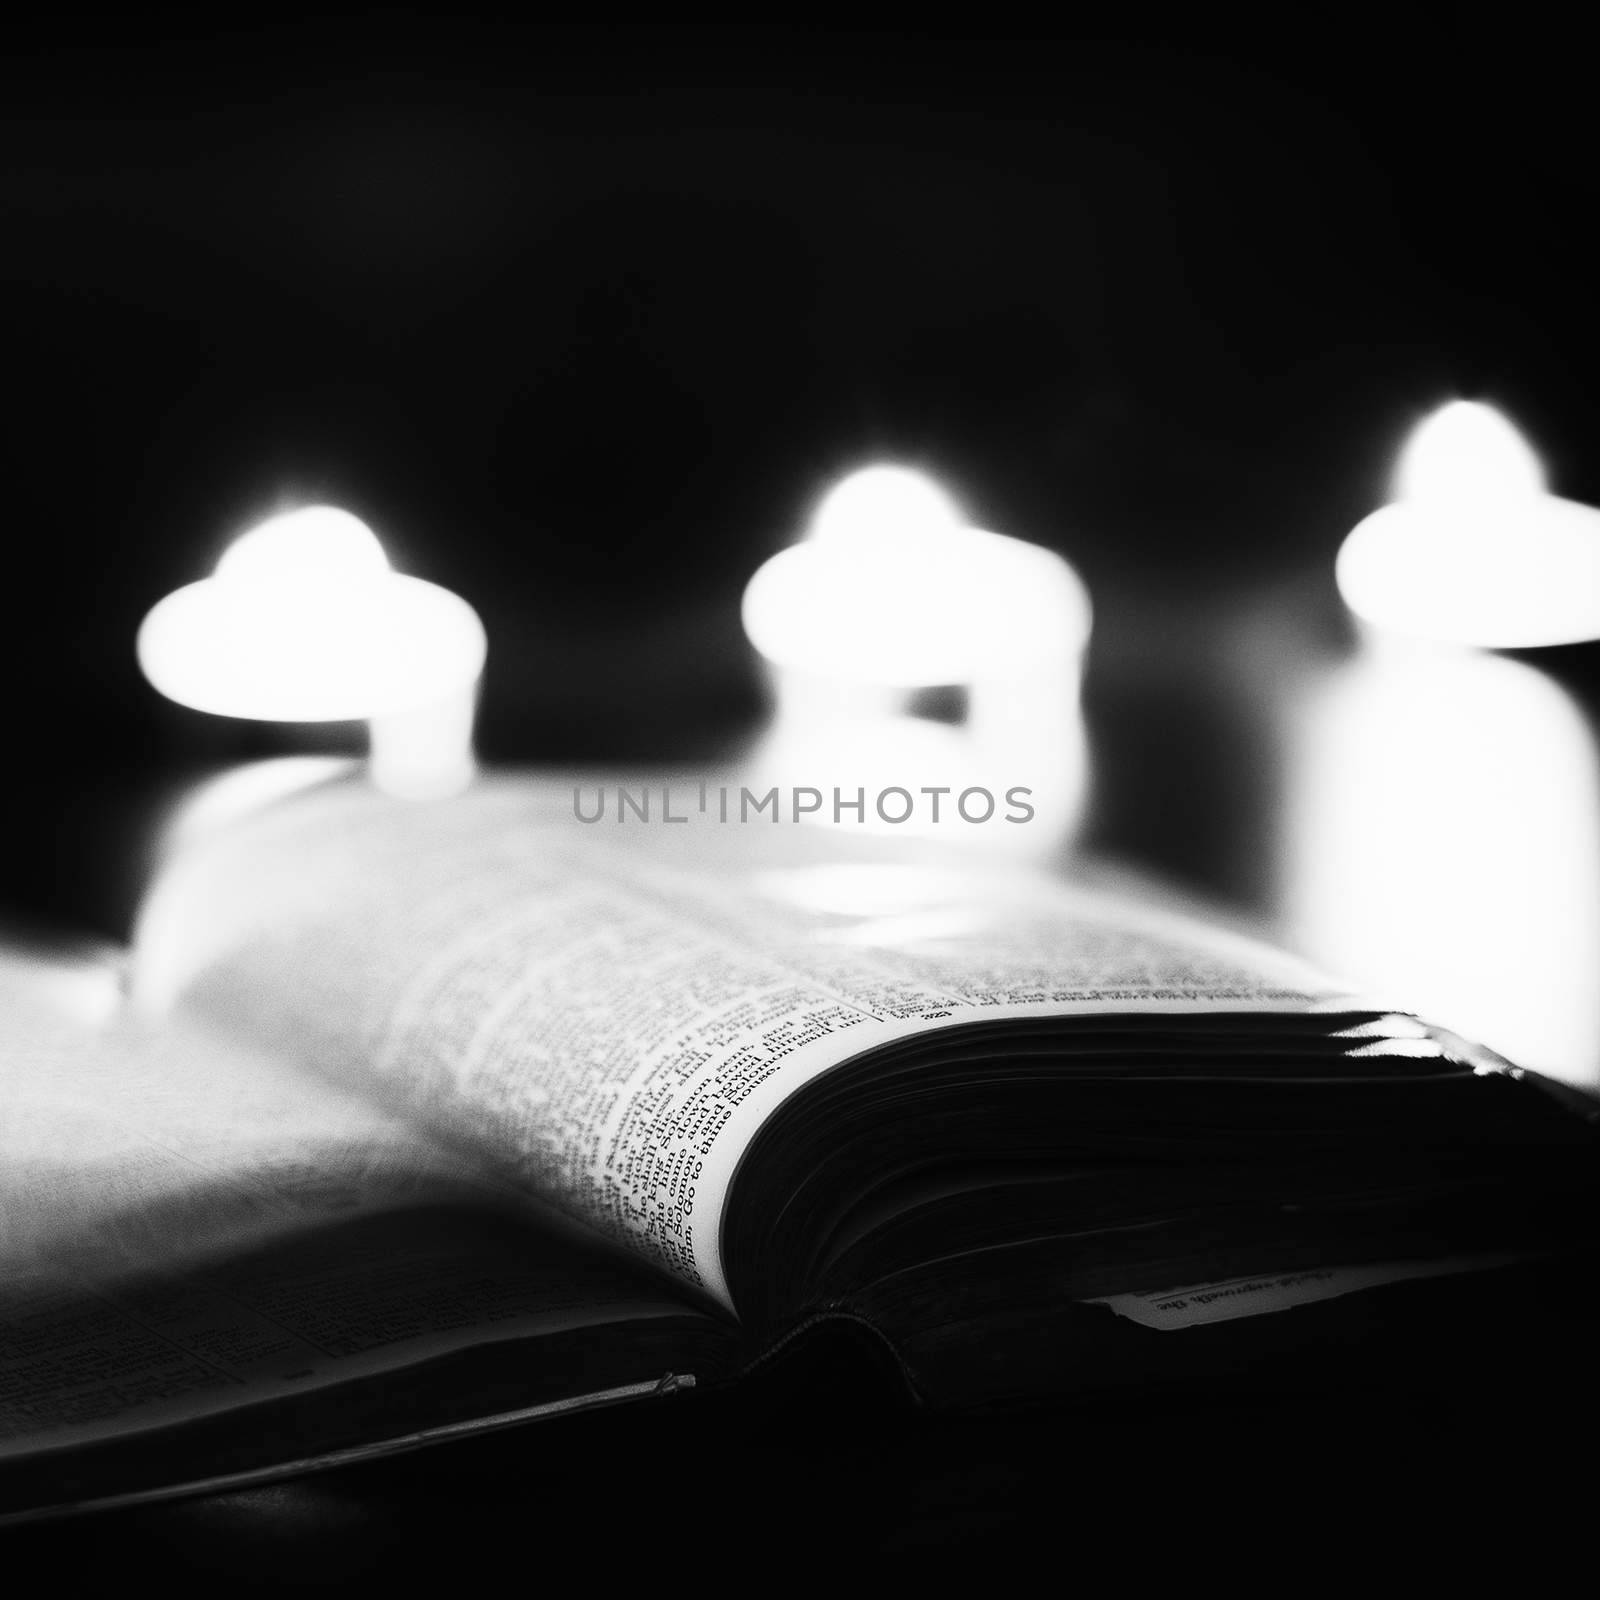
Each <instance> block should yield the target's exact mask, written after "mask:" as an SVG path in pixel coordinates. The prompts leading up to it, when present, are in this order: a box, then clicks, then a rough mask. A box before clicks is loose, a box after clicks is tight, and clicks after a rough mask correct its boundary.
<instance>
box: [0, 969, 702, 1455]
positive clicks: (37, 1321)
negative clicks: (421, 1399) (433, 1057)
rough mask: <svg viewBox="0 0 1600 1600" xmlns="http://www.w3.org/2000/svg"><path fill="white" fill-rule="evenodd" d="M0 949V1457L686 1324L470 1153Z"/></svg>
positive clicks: (287, 1066) (191, 1025)
mask: <svg viewBox="0 0 1600 1600" xmlns="http://www.w3.org/2000/svg"><path fill="white" fill-rule="evenodd" d="M121 976H122V975H121V973H120V971H119V970H118V969H117V967H116V965H115V963H114V962H113V961H111V960H100V961H98V962H96V961H87V960H84V961H64V960H59V959H58V960H49V959H41V958H39V957H36V956H33V955H30V954H29V953H27V952H26V951H19V950H16V949H14V948H6V947H5V946H3V945H0V1028H3V1045H0V1052H3V1053H0V1459H3V1458H5V1457H8V1456H11V1455H14V1454H18V1453H26V1452H28V1451H31V1450H36V1449H41V1448H54V1447H59V1446H65V1445H71V1444H82V1443H86V1442H89V1441H92V1440H96V1439H104V1438H108V1437H115V1436H118V1435H121V1434H123V1433H126V1432H129V1431H134V1430H138V1429H143V1428H148V1427H154V1426H164V1425H167V1424H169V1423H172V1422H174V1421H177V1420H182V1419H187V1418H190V1417H194V1416H199V1415H204V1414H207V1413H211V1412H216V1411H221V1410H227V1409H230V1408H232V1407H236V1406H240V1405H244V1404H248V1403H252V1402H255V1401H259V1400H264V1399H279V1398H282V1397H284V1396H287V1395H292V1394H294V1393H297V1392H301V1391H305V1390H308V1389H314V1388H318V1387H321V1386H324V1385H327V1384H331V1383H335V1382H340V1381H343V1380H345V1379H348V1378H352V1377H356V1376H360V1375H363V1374H367V1373H371V1372H376V1371H382V1370H387V1369H390V1368H393V1367H396V1366H401V1365H406V1364H410V1363H413V1362H415V1361H417V1360H420V1359H423V1358H426V1357H429V1356H433V1355H437V1354H440V1353H442V1352H445V1351H449V1350H454V1349H458V1348H464V1347H466V1346H469V1345H475V1344H481V1343H483V1342H484V1341H486V1340H498V1339H509V1338H516V1337H523V1336H528V1335H532V1334H544V1333H551V1332H557V1331H561V1330H564V1329H566V1328H571V1327H583V1326H587V1325H590V1324H593V1323H596V1322H600V1321H606V1322H611V1321H617V1320H621V1319H624V1318H632V1317H660V1316H677V1315H681V1314H682V1312H683V1309H684V1308H683V1305H682V1303H681V1302H680V1301H678V1300H675V1299H674V1298H673V1297H672V1296H671V1295H670V1294H667V1293H652V1292H650V1290H649V1288H648V1286H644V1287H641V1285H640V1283H639V1282H638V1281H637V1277H636V1275H635V1276H625V1275H623V1274H619V1273H617V1272H616V1271H615V1270H614V1269H608V1267H607V1265H606V1264H605V1263H604V1261H603V1260H602V1261H599V1262H597V1261H596V1260H595V1259H594V1257H593V1255H592V1252H589V1253H587V1254H582V1255H580V1254H579V1253H577V1252H575V1251H574V1250H573V1249H572V1247H571V1245H570V1244H565V1245H564V1244H563V1243H562V1242H561V1241H560V1238H559V1236H558V1235H557V1234H554V1233H551V1232H549V1231H548V1230H542V1231H541V1232H539V1233H538V1234H530V1233H529V1232H528V1230H527V1227H526V1222H525V1219H524V1218H523V1217H522V1216H521V1215H520V1213H521V1212H522V1211H523V1210H524V1209H525V1206H524V1203H523V1197H522V1196H521V1195H520V1194H518V1193H517V1192H516V1191H514V1190H513V1189H511V1188H510V1187H509V1186H507V1185H506V1184H505V1183H504V1182H503V1180H500V1179H498V1178H497V1177H495V1176H494V1175H493V1174H492V1173H490V1172H488V1171H487V1170H486V1169H484V1168H482V1167H481V1165H480V1164H479V1163H478V1162H477V1161H476V1158H475V1156H474V1155H473V1154H471V1153H468V1152H464V1151H460V1150H453V1149H451V1148H450V1147H448V1146H447V1145H445V1144H441V1143H440V1142H438V1141H436V1140H433V1139H429V1138H426V1137H423V1136H420V1135H419V1134H418V1132H417V1130H416V1128H415V1127H414V1126H413V1125H412V1124H411V1123H410V1122H408V1121H407V1120H406V1119H404V1118H403V1117H400V1116H398V1115H395V1114H394V1113H392V1112H390V1111H387V1110H385V1109H384V1108H382V1107H380V1106H378V1105H376V1104H374V1103H373V1102H372V1101H371V1100H370V1099H369V1098H367V1097H365V1096H361V1095H357V1094H354V1093H351V1092H350V1091H349V1090H348V1089H344V1088H341V1087H340V1086H339V1085H337V1084H335V1083H333V1082H331V1081H330V1080H328V1079H326V1078H324V1077H320V1076H318V1075H316V1074H312V1073H309V1072H307V1071H306V1070H304V1069H303V1068H301V1067H297V1066H295V1065H294V1064H292V1063H289V1062H286V1061H284V1060H282V1059H281V1058H277V1057H274V1056H272V1055H270V1054H267V1053H264V1052H263V1051H261V1050H259V1049H254V1048H251V1047H250V1046H248V1045H246V1044H244V1043H241V1042H240V1041H239V1040H237V1039H230V1038H228V1037H227V1036H225V1035H219V1034H217V1033H216V1032H215V1031H213V1030H206V1029H204V1028H202V1027H200V1026H198V1025H197V1024H196V1023H195V1022H194V1021H193V1019H190V1018H175V1019H168V1020H165V1021H161V1022H154V1021H150V1020H141V1019H139V1018H136V1017H130V1016H128V1015H127V1014H126V1013H125V1011H124V1009H123V1007H122V1006H121Z"/></svg>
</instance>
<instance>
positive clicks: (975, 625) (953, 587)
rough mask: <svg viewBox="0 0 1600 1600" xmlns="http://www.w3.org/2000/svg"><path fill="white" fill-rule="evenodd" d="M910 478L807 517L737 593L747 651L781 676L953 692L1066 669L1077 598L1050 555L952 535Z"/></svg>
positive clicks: (834, 498)
mask: <svg viewBox="0 0 1600 1600" xmlns="http://www.w3.org/2000/svg"><path fill="white" fill-rule="evenodd" d="M959 519H960V513H959V511H957V509H956V507H955V503H954V502H953V501H952V500H951V499H950V498H949V497H948V496H947V495H946V494H945V493H944V491H943V490H942V489H940V488H939V487H938V485H936V484H934V483H933V482H932V481H931V480H930V479H927V478H925V477H923V476H922V474H920V473H913V472H911V471H910V470H909V469H906V468H900V467H873V468H869V469H867V470H866V471H863V472H859V473H855V474H853V475H852V476H850V477H849V478H846V479H845V480H844V482H843V483H841V484H840V485H839V486H838V487H837V488H836V489H835V490H834V491H833V492H832V493H831V494H829V495H828V496H827V497H826V498H825V499H824V500H823V502H822V504H821V506H820V507H819V508H818V512H817V516H816V518H815V519H814V521H813V524H812V532H813V536H812V537H811V538H809V539H807V540H805V541H803V542H802V543H800V544H797V545H793V546H791V547H790V548H789V549H787V550H782V551H779V553H778V554H777V555H775V556H773V557H772V559H771V560H769V561H767V562H766V563H765V564H764V565H763V566H762V567H761V568H760V569H759V570H758V571H757V572H756V573H755V575H754V576H753V577H752V578H751V580H750V582H749V584H748V586H747V587H746V589H745V594H744V604H743V617H744V625H745V632H746V633H747V634H748V635H749V638H750V642H751V643H752V644H753V645H754V646H755V647H756V649H757V650H758V651H760V653H761V654H762V655H763V656H765V657H766V658H767V660H768V661H770V662H772V663H774V664H775V665H777V666H780V667H787V668H792V669H796V670H799V671H802V672H807V673H814V674H817V675H819V676H821V677H825V678H836V679H840V680H843V681H848V682H852V683H859V684H878V685H885V686H890V687H901V688H904V687H913V686H916V685H919V684H948V683H966V682H970V681H972V680H974V679H976V678H978V677H981V676H983V675H984V674H986V673H991V672H993V671H994V670H995V669H997V668H998V669H1001V670H1005V669H1007V668H1010V667H1014V666H1015V665H1016V664H1017V663H1019V662H1023V661H1035V662H1036V661H1039V660H1062V659H1073V658H1074V657H1075V654H1076V652H1077V651H1078V650H1080V649H1081V648H1082V645H1083V642H1084V639H1085V638H1086V637H1087V634H1088V629H1089V600H1088V595H1087V593H1086V591H1085V590H1084V587H1083V585H1082V583H1081V582H1080V581H1079V579H1078V577H1077V575H1076V574H1075V573H1074V572H1073V571H1072V569H1071V568H1070V567H1069V566H1068V565H1067V564H1066V562H1064V561H1063V560H1062V559H1061V558H1060V557H1059V556H1057V555H1056V554H1054V552H1052V551H1049V550H1045V549H1043V548H1041V547H1040V546H1038V545H1032V544H1027V543H1025V542H1023V541H1022V540H1020V539H1009V538H1006V537H1005V536H1003V535H1001V534H997V533H986V532H983V531H982V530H980V529H977V528H971V527H967V526H965V525H964V524H963V523H962V522H961V521H960V520H959Z"/></svg>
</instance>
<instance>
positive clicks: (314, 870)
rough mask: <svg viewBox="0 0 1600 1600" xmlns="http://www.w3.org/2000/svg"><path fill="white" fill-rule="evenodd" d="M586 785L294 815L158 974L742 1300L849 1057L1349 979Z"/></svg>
mask: <svg viewBox="0 0 1600 1600" xmlns="http://www.w3.org/2000/svg"><path fill="white" fill-rule="evenodd" d="M569 806H570V793H563V794H561V795H560V796H559V797H558V798H557V799H553V798H552V792H551V791H550V790H549V789H541V788H539V787H537V786H534V785H531V784H528V783H526V782H516V781H511V780H502V781H500V782H498V783H493V784H488V785H485V786H483V787H481V788H480V789H479V790H477V791H474V792H473V793H472V794H471V795H469V796H466V797H464V798H462V799H460V800H457V801H453V802H447V803H442V804H439V805H435V806H430V807H405V806H400V805H396V804H394V803H391V802H385V801H382V800H380V799H379V798H377V797H375V796H372V795H370V794H367V793H363V792H362V791H361V790H360V789H359V788H357V787H350V788H348V789H345V790H342V791H330V792H329V793H327V794H326V795H324V796H322V797H320V798H318V799H317V800H315V801H310V802H302V803H299V804H296V805H294V806H291V807H288V808H285V809H284V810H283V811H282V812H280V813H278V814H276V815H268V816H265V817H263V818H261V819H259V820H258V821H257V823H256V824H255V825H254V826H252V827H250V828H248V829H243V830H240V831H238V832H236V833H235V834H233V835H231V836H229V837H227V838H225V839H220V840H218V841H215V842H214V843H213V844H212V845H211V846H210V847H209V848H207V849H203V850H202V849H197V850H195V851H194V852H193V853H191V854H190V855H189V856H187V857H186V858H185V859H184V860H182V861H180V862H179V863H178V864H177V866H176V867H175V868H174V870H173V871H172V872H171V873H170V874H169V875H168V877H167V879H166V881H165V882H164V883H163V884H162V885H161V886H160V887H159V888H158V890H157V892H156V895H155V896H154V898H153V899H152V902H151V904H150V907H149V910H148V914H147V917H146V919H145V923H144V926H143V929H142V933H141V947H140V961H141V969H142V970H141V989H142V992H143V993H144V994H145V995H146V997H147V1001H148V1003H150V1004H157V1005H159V1004H163V1003H170V1002H172V1001H174V1000H178V1001H181V1003H182V1004H183V1005H185V1006H187V1007H192V1008H198V1009H202V1010H204V1011H206V1012H208V1013H210V1014H211V1015H214V1016H221V1017H227V1018H230V1019H231V1020H232V1022H233V1025H234V1026H235V1027H238V1028H240V1029H244V1030H248V1031H249V1032H251V1033H255V1034H258V1035H263V1036H273V1037H276V1038H278V1039H279V1040H280V1041H281V1042H282V1043H283V1045H284V1046H285V1047H286V1048H289V1049H293V1050H295V1051H297V1052H299V1053H300V1054H301V1055H302V1056H303V1057H305V1058H307V1059H310V1060H314V1061H316V1062H317V1063H319V1064H320V1065H322V1066H324V1067H326V1068H328V1069H330V1070H333V1071H336V1072H341V1073H343V1074H346V1075H347V1076H348V1077H349V1079H350V1080H351V1081H356V1082H361V1081H365V1082H367V1083H369V1084H370V1085H372V1086H373V1092H375V1093H378V1094H380V1095H383V1096H388V1097H392V1098H393V1100H394V1101H395V1103H397V1104H406V1105H409V1106H413V1107H416V1108H418V1109H419V1110H420V1111H421V1112H422V1113H424V1114H425V1115H427V1116H429V1117H430V1118H433V1119H436V1120H437V1122H438V1124H439V1125H440V1126H444V1127H448V1128H451V1129H453V1130H456V1132H457V1134H458V1136H461V1137H466V1138H469V1139H472V1140H476V1141H478V1142H479V1143H480V1144H481V1145H482V1146H483V1147H484V1149H485V1150H486V1151H488V1152H491V1153H492V1158H493V1159H494V1160H496V1161H497V1162H503V1163H505V1165H506V1169H507V1171H508V1172H509V1174H510V1175H511V1176H512V1178H513V1180H514V1181H515V1182H517V1183H519V1184H521V1185H523V1186H525V1187H526V1188H527V1189H528V1190H530V1191H531V1192H533V1193H536V1194H538V1195H540V1196H541V1197H543V1198H544V1199H546V1200H548V1201H550V1202H552V1203H553V1204H555V1205H557V1206H559V1207H561V1208H562V1209H564V1210H565V1211H566V1212H568V1213H569V1214H570V1215H572V1216H573V1217H575V1218H578V1219H580V1220H581V1221H583V1222H584V1223H586V1224H589V1225H591V1226H594V1227H596V1228H599V1229H600V1230H602V1231H603V1232H605V1233H606V1234H607V1235H608V1236H610V1237H612V1238H616V1239H619V1240H623V1241H626V1242H627V1243H629V1244H630V1245H632V1246H633V1247H634V1248H636V1249H637V1250H639V1251H641V1252H642V1253H643V1254H645V1255H646V1256H647V1257H649V1258H650V1259H651V1260H653V1261H655V1262H657V1263H659V1264H661V1265H664V1266H666V1267H668V1268H670V1269H671V1270H672V1271H674V1272H675V1273H677V1274H678V1275H679V1276H680V1277H681V1278H683V1279H684V1280H686V1281H687V1282H689V1283H691V1284H694V1285H696V1286H698V1287H700V1288H702V1289H704V1290H705V1291H707V1292H708V1293H710V1294H711V1295H712V1296H714V1297H715V1298H717V1299H718V1300H720V1301H721V1302H722V1303H723V1304H724V1305H731V1302H730V1299H729V1294H728V1289H727V1285H726V1281H725V1278H724V1274H723V1270H722V1264H721V1261H720V1259H719V1253H718V1241H719V1236H720V1229H721V1224H722V1218H723V1213H724V1209H725V1206H726V1202H727V1196H728V1191H729V1186H730V1183H731V1180H732V1176H733V1173H734V1170H735V1167H736V1166H737V1164H738V1161H739V1158H740V1155H741V1154H742V1152H743V1151H744V1150H745V1148H746V1147H747V1146H748V1144H749V1142H750V1140H751V1138H752V1137H753V1135H754V1133H755V1132H756V1130H757V1129H758V1128H759V1126H760V1125H761V1123H762V1122H763V1121H764V1119H765V1118H766V1117H767V1116H769V1115H770V1114H771V1113H772V1111H773V1110H774V1109H775V1108H776V1107H777V1105H778V1104H779V1103H780V1102H781V1101H782V1100H783V1099H785V1098H786V1097H787V1096H788V1095H790V1094H792V1093H793V1092H794V1091H795V1090H796V1089H797V1088H798V1087H800V1086H801V1085H802V1084H804V1083H806V1082H807V1081H809V1080H810V1079H812V1078H814V1077H816V1076H817V1075H818V1074H820V1073H822V1072H825V1071H827V1070H828V1069H829V1068H830V1067H833V1066H836V1065H838V1064H839V1063H840V1062H842V1061H844V1060H846V1059H849V1058H851V1057H853V1056H856V1055H858V1054H860V1053H861V1052H862V1051H864V1050H867V1049H870V1048H872V1047H874V1046H877V1045H881V1044H885V1043H887V1042H889V1041H892V1040H895V1039H899V1038H903V1037H904V1036H906V1035H908V1034H911V1033H920V1032H924V1031H926V1030H929V1029H935V1028H946V1027H954V1026H958V1025H960V1024H963V1023H970V1022H973V1021H989V1020H994V1019H998V1018H1030V1017H1031V1018H1037V1017H1039V1016H1041V1015H1067V1014H1075V1013H1088V1012H1127V1011H1131V1010H1140V1011H1166V1012H1180V1013H1181V1012H1194V1011H1208V1010H1227V1011H1262V1012H1284V1011H1305V1010H1307V1009H1308V1008H1314V1007H1317V1006H1319V1005H1321V1004H1328V1003H1331V1002H1332V1001H1333V1000H1334V999H1335V997H1336V994H1337V990H1336V989H1335V987H1334V986H1332V985H1330V984H1328V983H1327V982H1326V981H1324V980H1322V979H1320V978H1318V977H1316V976H1315V975H1314V974H1312V973H1310V972H1308V971H1307V970H1306V969H1305V968H1304V967H1302V966H1300V965H1299V964H1298V963H1294V962H1291V961H1289V960H1288V959H1287V958H1284V957H1281V956H1279V955H1277V954H1275V953H1273V952H1271V951H1268V950H1265V949H1263V948H1261V947H1259V946H1257V945H1254V944H1252V943H1250V942H1248V941H1246V940H1243V939H1240V938H1238V937H1236V936H1232V935H1228V934H1219V933H1215V932H1213V931H1210V930H1208V929H1206V928H1204V927H1203V926H1201V925H1199V924H1195V923H1190V922H1187V921H1185V920H1183V919H1180V918H1175V917H1168V916H1163V915H1161V914H1160V913H1158V912H1154V911H1150V910H1147V909H1138V908H1135V907H1134V906H1132V905H1130V904H1128V903H1126V902H1124V901H1121V900H1118V899H1113V898H1109V897H1107V896H1105V895H1101V894H1096V893H1093V892H1090V891H1087V890H1073V889H1069V888H1066V887H1064V886H1062V885H1060V884H1057V883H1055V882H1052V881H1049V880H1045V879H1041V878H1039V877H1037V876H1028V875H1023V874H1020V873H1016V874H1012V873H1006V872H1004V871H999V870H989V869H987V868H984V869H978V868H973V867H969V866H963V865H962V864H960V863H959V862H956V863H953V864H952V863H950V862H948V861H946V862H945V863H944V864H937V863H935V862H931V861H928V860H923V861H916V860H909V859H908V860H899V861H888V860H883V859H881V858H880V856H881V852H875V851H874V850H866V851H863V852H858V853H857V856H856V858H855V859H835V857H836V856H838V855H839V854H840V853H841V852H843V854H844V855H845V856H846V857H848V856H849V854H850V852H849V851H848V850H847V849H846V848H845V846H844V844H843V843H842V842H841V841H840V840H838V839H837V838H836V839H834V840H832V841H829V840H828V839H827V838H826V837H824V836H823V835H821V834H813V833H812V832H811V831H810V830H805V829H795V830H788V829H785V828H782V827H778V828H774V829H773V830H772V832H771V834H762V835H760V836H759V839H758V840H757V841H756V842H755V843H753V844H752V842H751V841H752V840H753V839H755V838H756V836H755V835H752V834H751V833H749V832H748V831H745V832H739V831H737V830H735V831H733V832H731V833H730V832H728V831H726V830H723V829H721V828H719V827H717V826H716V825H714V824H709V823H708V824H706V825H704V826H701V827H685V828H656V829H650V828H644V827H641V828H637V829H634V830H632V831H631V832H630V831H628V830H626V829H623V828H616V827H613V828H612V829H611V830H610V831H609V832H607V831H605V830H602V829H598V828H596V827H586V826H583V825H581V824H579V823H577V822H576V821H574V820H573V817H572V812H571V810H570V809H564V808H567V807H569Z"/></svg>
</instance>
